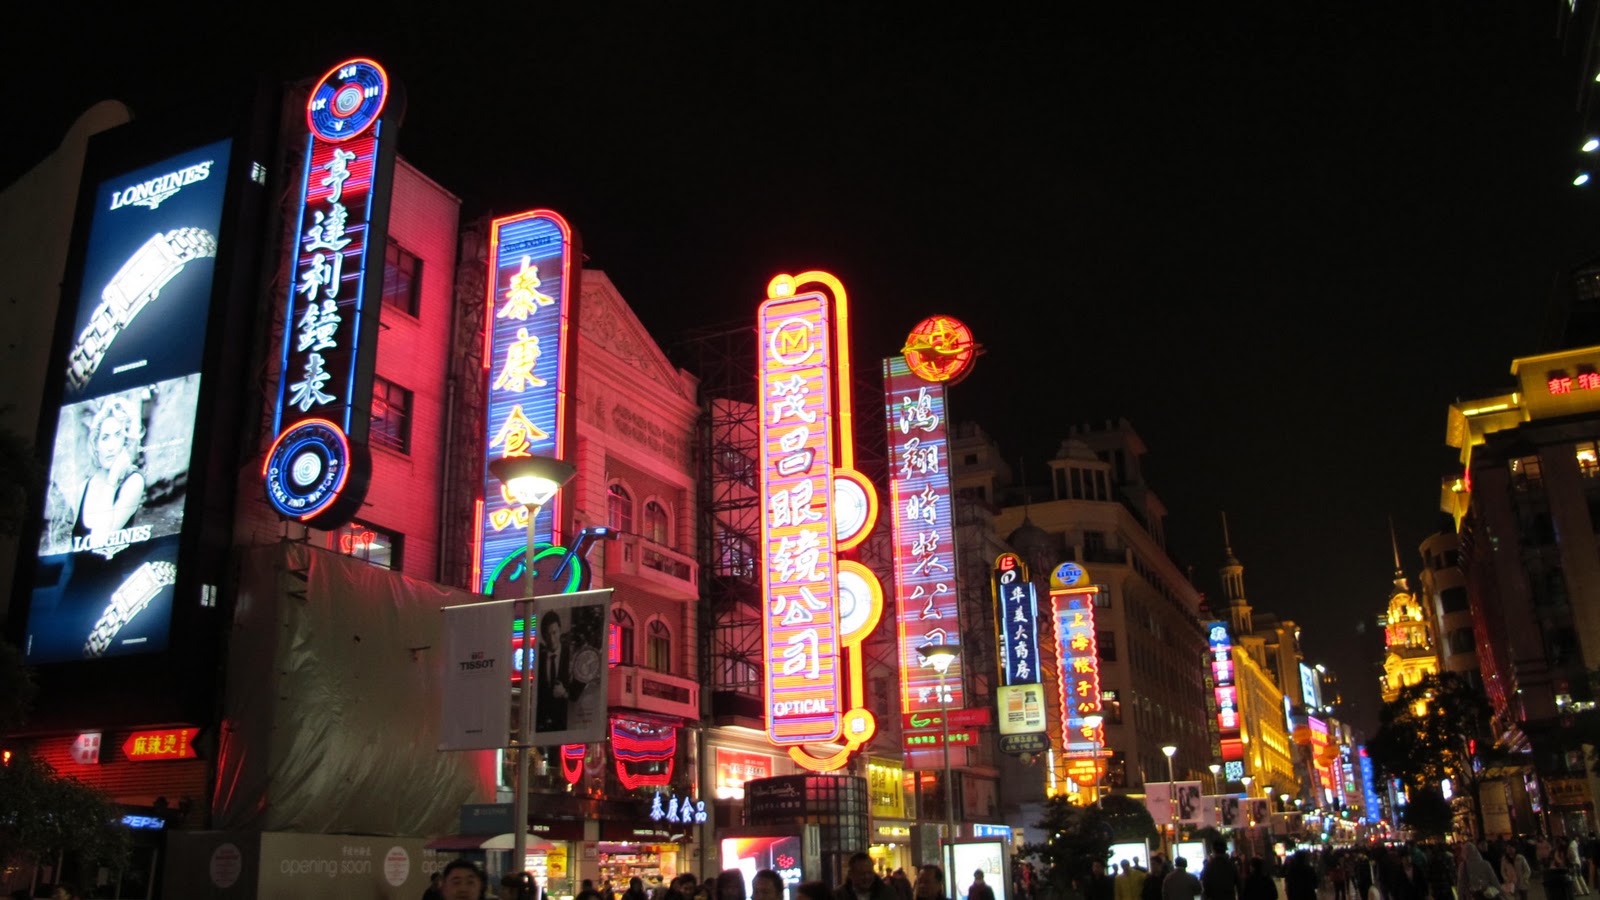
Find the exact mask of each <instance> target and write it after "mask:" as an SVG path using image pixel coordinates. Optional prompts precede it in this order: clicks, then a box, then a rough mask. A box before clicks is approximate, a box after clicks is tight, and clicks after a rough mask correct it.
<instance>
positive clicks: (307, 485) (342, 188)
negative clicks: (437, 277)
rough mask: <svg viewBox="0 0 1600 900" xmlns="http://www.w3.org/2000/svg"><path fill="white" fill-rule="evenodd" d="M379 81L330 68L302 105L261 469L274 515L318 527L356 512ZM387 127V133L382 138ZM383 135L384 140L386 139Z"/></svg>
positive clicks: (363, 472)
mask: <svg viewBox="0 0 1600 900" xmlns="http://www.w3.org/2000/svg"><path fill="white" fill-rule="evenodd" d="M388 96H389V77H388V75H387V74H386V73H385V72H384V71H383V67H382V66H380V65H378V64H377V63H376V62H373V61H372V60H370V59H353V60H350V61H348V62H343V63H340V64H339V65H337V66H335V67H333V69H331V70H330V71H329V72H328V74H326V75H324V76H322V79H321V80H320V81H318V82H317V85H316V87H315V88H313V89H312V91H311V98H310V100H309V101H308V102H307V104H306V123H307V125H308V126H309V128H310V134H308V135H307V137H306V152H305V176H304V179H303V180H302V181H301V185H300V213H299V216H298V217H297V218H296V220H295V221H296V238H295V250H294V254H293V273H294V274H293V279H292V280H291V282H290V285H289V292H288V294H289V295H288V298H287V304H286V307H285V312H284V328H283V348H282V350H281V352H280V356H279V374H278V398H277V404H276V406H275V408H274V411H273V418H272V429H273V433H274V434H275V435H276V437H275V438H274V439H273V442H272V447H271V449H270V450H269V451H268V452H267V458H266V461H265V463H264V464H263V466H262V478H263V479H264V481H265V483H266V492H267V500H268V502H270V503H271V504H272V506H273V508H274V509H276V510H277V511H278V513H279V514H281V515H283V516H286V517H289V518H294V519H299V520H301V521H302V522H305V523H306V524H307V525H311V526H315V527H317V528H333V527H336V526H338V525H341V524H343V523H344V522H345V521H346V520H348V519H349V518H350V516H351V515H353V514H354V513H355V511H356V510H357V509H359V508H360V506H361V501H362V499H363V498H364V497H365V495H366V487H367V485H366V482H367V478H368V476H369V474H370V473H369V471H368V469H369V468H370V465H369V462H368V457H367V447H366V442H367V431H368V428H369V426H370V423H371V415H372V367H373V362H374V357H375V356H376V353H377V342H378V328H377V326H378V321H377V319H378V308H377V307H378V304H377V303H375V302H374V300H375V299H376V297H377V295H378V294H379V292H380V291H381V289H382V285H383V273H384V266H383V256H384V242H385V239H386V237H387V235H386V231H387V226H388V219H389V193H390V188H391V185H392V184H393V182H394V127H393V124H394V123H393V122H391V121H390V120H387V119H383V118H381V117H382V115H383V111H384V106H385V102H386V101H387V99H388ZM385 126H388V127H387V129H386V127H385ZM386 132H387V133H386Z"/></svg>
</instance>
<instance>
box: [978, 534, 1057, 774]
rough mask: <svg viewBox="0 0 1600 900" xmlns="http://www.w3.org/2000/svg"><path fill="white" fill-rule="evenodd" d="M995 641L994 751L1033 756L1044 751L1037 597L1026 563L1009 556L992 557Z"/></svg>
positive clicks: (1043, 711)
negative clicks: (996, 732)
mask: <svg viewBox="0 0 1600 900" xmlns="http://www.w3.org/2000/svg"><path fill="white" fill-rule="evenodd" d="M992 583H993V584H992V586H993V589H994V616H995V640H996V642H997V645H998V649H999V654H998V658H999V660H1000V687H999V689H998V690H997V691H996V692H995V693H996V700H997V702H998V703H999V706H1000V749H1001V750H1002V751H1004V752H1006V753H1039V752H1043V751H1045V750H1047V749H1049V746H1050V742H1049V740H1048V739H1046V737H1045V734H1046V731H1047V729H1048V726H1047V723H1046V716H1045V703H1044V687H1043V684H1042V679H1041V675H1040V673H1039V599H1038V592H1037V591H1036V590H1034V587H1033V582H1032V581H1031V580H1030V579H1029V578H1028V564H1027V563H1025V562H1023V561H1022V558H1021V557H1019V556H1017V555H1016V554H1015V553H1002V554H1000V556H999V557H997V558H996V559H995V562H994V572H993V577H992Z"/></svg>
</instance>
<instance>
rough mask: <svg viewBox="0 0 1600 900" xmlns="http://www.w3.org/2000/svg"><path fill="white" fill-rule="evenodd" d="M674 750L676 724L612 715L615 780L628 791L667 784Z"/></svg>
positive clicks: (670, 775)
mask: <svg viewBox="0 0 1600 900" xmlns="http://www.w3.org/2000/svg"><path fill="white" fill-rule="evenodd" d="M575 746H582V745H581V744H580V745H575ZM677 752H678V728H677V726H675V725H655V724H652V723H649V722H640V721H637V720H634V719H622V718H615V717H613V718H612V720H611V755H612V756H614V757H616V760H617V780H618V781H620V782H621V783H622V786H623V787H625V788H627V789H628V790H630V791H631V790H633V789H634V788H641V787H656V788H659V787H666V786H668V785H669V784H671V783H672V766H673V758H674V757H675V756H676V755H677Z"/></svg>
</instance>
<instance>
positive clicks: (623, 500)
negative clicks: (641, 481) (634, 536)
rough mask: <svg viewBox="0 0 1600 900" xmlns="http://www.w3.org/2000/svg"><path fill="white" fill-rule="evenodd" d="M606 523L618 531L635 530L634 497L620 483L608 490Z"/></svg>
mask: <svg viewBox="0 0 1600 900" xmlns="http://www.w3.org/2000/svg"><path fill="white" fill-rule="evenodd" d="M606 524H607V525H609V526H611V528H612V529H614V530H616V531H623V532H632V531H633V498H632V497H630V496H628V489H627V488H625V487H623V486H622V485H620V484H613V485H612V486H611V487H610V488H609V489H608V490H607V491H606Z"/></svg>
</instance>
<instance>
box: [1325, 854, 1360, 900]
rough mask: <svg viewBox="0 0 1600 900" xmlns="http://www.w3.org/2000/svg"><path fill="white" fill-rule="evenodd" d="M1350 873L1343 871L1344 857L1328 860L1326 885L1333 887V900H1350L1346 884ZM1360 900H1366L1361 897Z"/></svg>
mask: <svg viewBox="0 0 1600 900" xmlns="http://www.w3.org/2000/svg"><path fill="white" fill-rule="evenodd" d="M1349 880H1350V872H1349V871H1348V870H1346V869H1345V865H1344V856H1342V855H1340V856H1335V857H1332V858H1330V859H1329V860H1328V883H1329V884H1331V885H1333V900H1350V892H1349V889H1348V882H1349ZM1361 900H1367V898H1365V897H1362V898H1361Z"/></svg>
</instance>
